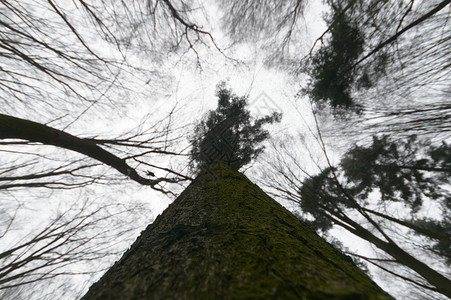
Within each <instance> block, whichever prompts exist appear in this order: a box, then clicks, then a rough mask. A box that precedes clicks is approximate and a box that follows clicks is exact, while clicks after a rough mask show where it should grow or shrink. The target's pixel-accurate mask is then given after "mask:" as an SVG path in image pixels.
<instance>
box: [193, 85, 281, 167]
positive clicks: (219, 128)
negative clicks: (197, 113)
mask: <svg viewBox="0 0 451 300" xmlns="http://www.w3.org/2000/svg"><path fill="white" fill-rule="evenodd" d="M216 88H217V90H216V96H217V97H218V107H217V108H216V110H212V111H210V112H209V113H208V114H207V116H206V118H205V119H204V120H202V121H200V123H199V124H198V125H197V126H196V127H195V130H194V136H193V137H192V138H191V143H192V145H193V148H192V150H191V153H190V155H191V163H190V167H191V169H192V171H193V172H194V173H199V172H200V171H202V170H204V169H205V168H207V167H208V166H209V165H211V164H213V163H215V162H219V161H221V162H224V163H226V164H227V165H229V166H231V167H232V168H233V169H235V170H238V169H239V168H240V167H242V166H244V165H246V164H248V163H249V162H251V160H252V159H254V158H256V157H257V156H258V155H259V154H260V153H261V152H262V151H263V150H264V146H263V145H261V143H262V142H263V141H265V140H266V139H267V138H268V137H269V132H268V131H267V130H264V129H263V125H265V124H271V123H274V122H280V120H281V114H279V113H273V114H272V115H270V116H265V117H262V118H257V119H254V118H253V117H252V116H251V113H250V112H249V110H248V109H247V105H248V102H247V97H245V96H243V97H238V96H237V95H235V94H234V93H233V92H232V91H231V89H229V88H228V87H227V85H226V83H225V82H220V83H219V84H218V85H217V87H216Z"/></svg>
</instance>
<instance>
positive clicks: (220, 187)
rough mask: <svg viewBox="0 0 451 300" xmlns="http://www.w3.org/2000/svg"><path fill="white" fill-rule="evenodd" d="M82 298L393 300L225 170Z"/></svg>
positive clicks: (188, 193)
mask: <svg viewBox="0 0 451 300" xmlns="http://www.w3.org/2000/svg"><path fill="white" fill-rule="evenodd" d="M83 299H392V298H391V297H390V296H389V295H388V294H386V293H385V292H384V291H382V290H381V289H380V288H379V287H378V286H377V285H376V284H375V283H374V282H372V281H371V280H370V279H369V278H368V276H366V275H365V274H364V273H363V272H362V271H361V270H359V269H358V268H357V267H356V266H355V265H354V264H353V263H352V261H351V259H350V258H349V257H348V256H346V255H344V254H341V253H340V252H339V251H337V250H335V249H334V248H333V247H332V246H330V245H329V244H328V243H326V242H325V241H324V240H323V239H321V238H320V237H319V236H318V235H317V234H316V233H315V232H314V231H313V230H312V229H311V228H310V227H309V226H308V225H307V224H305V223H303V222H301V221H299V220H298V219H297V218H296V217H295V216H294V215H292V214H291V213H290V212H289V211H287V210H286V209H285V208H283V207H282V206H281V205H280V204H278V203H277V202H276V201H274V200H273V199H271V198H270V197H269V196H268V195H266V194H265V193H264V192H263V191H262V190H261V189H260V188H259V187H258V186H256V185H255V184H253V183H252V182H250V181H249V180H248V179H247V178H246V177H245V176H244V175H242V174H240V173H238V172H237V171H234V170H232V169H230V168H228V167H226V166H224V165H217V166H216V167H214V168H211V169H210V170H209V172H204V173H203V174H201V175H200V176H199V177H198V178H197V179H196V180H194V181H193V183H192V184H191V185H190V186H189V187H188V188H187V189H186V190H185V191H184V192H183V193H182V194H181V195H180V196H179V197H178V198H177V199H176V200H175V201H174V203H172V204H171V205H170V206H169V208H167V209H166V210H165V211H164V212H163V214H162V215H160V216H159V217H158V218H157V219H156V220H155V222H154V223H153V224H151V225H149V226H148V227H147V228H146V230H144V231H143V232H142V234H141V236H140V237H138V239H137V240H136V242H135V243H134V244H133V245H132V246H131V248H130V249H129V250H128V251H127V252H126V253H125V254H124V256H123V257H122V258H121V259H120V260H119V261H118V262H116V263H115V264H114V266H113V267H112V268H111V269H110V270H109V271H108V272H107V273H106V274H105V275H104V276H103V277H102V278H101V279H100V280H99V281H98V282H97V283H95V284H94V285H93V286H91V288H90V290H89V291H88V293H87V294H86V295H85V296H84V298H83Z"/></svg>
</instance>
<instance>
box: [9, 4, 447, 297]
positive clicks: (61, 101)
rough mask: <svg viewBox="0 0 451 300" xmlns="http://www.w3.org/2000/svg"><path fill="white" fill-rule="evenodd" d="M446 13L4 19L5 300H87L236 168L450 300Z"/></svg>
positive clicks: (330, 235) (291, 9)
mask: <svg viewBox="0 0 451 300" xmlns="http://www.w3.org/2000/svg"><path fill="white" fill-rule="evenodd" d="M450 3H451V0H443V1H438V0H437V1H436V0H427V1H426V0H368V1H363V0H287V1H270V0H261V1H231V0H222V1H214V0H212V1H197V0H194V1H173V0H161V1H158V0H137V1H98V0H92V1H91V0H74V1H65V0H21V1H19V0H2V1H0V16H1V17H0V25H1V26H0V34H1V36H2V38H1V39H0V102H1V105H0V298H1V299H78V298H80V297H82V296H83V295H85V294H86V292H87V291H88V289H89V287H90V286H91V285H92V284H93V283H94V282H95V281H97V280H98V279H99V278H100V277H101V276H102V275H103V274H104V273H105V271H107V270H108V269H109V268H110V267H111V266H112V265H113V263H114V262H117V261H118V260H119V259H120V258H121V257H122V255H123V254H124V252H125V251H126V250H127V249H129V248H130V247H131V245H132V243H133V242H134V241H135V240H136V239H137V237H138V236H139V235H140V232H142V231H143V230H144V229H145V228H146V227H147V226H148V225H149V224H152V223H153V222H154V221H155V219H156V218H157V216H158V215H159V214H161V213H162V212H163V211H164V210H165V209H166V207H167V206H168V205H169V204H170V203H173V201H174V200H175V199H177V197H179V195H180V194H181V193H182V192H183V191H184V190H185V189H187V187H188V186H190V184H192V183H193V182H195V179H196V178H197V177H198V176H199V175H200V174H203V173H205V172H208V170H209V168H210V167H211V166H213V165H215V164H217V163H218V162H220V163H225V164H227V165H228V166H229V167H231V168H232V169H234V170H237V171H239V172H240V173H242V174H244V175H245V176H246V177H248V178H249V179H250V180H251V182H253V183H255V184H257V185H258V186H259V187H260V188H261V189H262V190H263V191H264V192H265V193H266V194H267V195H269V196H271V197H272V198H274V199H275V200H276V201H278V202H279V203H280V204H282V205H283V206H284V207H285V208H287V209H288V210H289V211H290V212H291V213H292V214H293V215H294V216H296V217H297V218H298V219H299V220H301V221H302V222H305V223H306V224H308V226H309V227H310V228H312V229H313V230H314V231H316V233H317V234H318V235H319V236H320V237H321V238H323V239H325V240H326V241H327V242H329V243H330V244H332V245H333V246H334V247H335V248H336V249H337V251H340V253H342V254H343V255H346V256H347V257H349V259H351V260H352V262H353V263H354V264H355V265H357V266H358V267H359V268H360V269H361V270H363V271H364V272H365V273H366V274H367V275H368V276H369V277H370V278H371V279H372V280H373V281H375V282H376V283H377V285H379V286H380V287H381V288H382V289H383V290H385V291H386V292H387V293H389V294H390V295H391V296H393V297H394V298H396V299H448V297H451V290H450V287H451V279H450V278H451V273H450V264H451V185H450V181H449V178H450V177H451V134H450V132H451V101H450V100H449V99H451V88H450V86H451V65H450V63H449V62H450V60H451V21H450V18H451V5H450ZM447 99H448V100H447ZM191 189H192V188H191ZM259 197H260V196H259ZM261 197H263V198H264V197H266V196H261ZM197 207H199V205H198V206H197ZM200 209H201V208H200ZM205 209H206V211H207V208H205ZM303 224H304V223H303ZM272 232H273V231H272Z"/></svg>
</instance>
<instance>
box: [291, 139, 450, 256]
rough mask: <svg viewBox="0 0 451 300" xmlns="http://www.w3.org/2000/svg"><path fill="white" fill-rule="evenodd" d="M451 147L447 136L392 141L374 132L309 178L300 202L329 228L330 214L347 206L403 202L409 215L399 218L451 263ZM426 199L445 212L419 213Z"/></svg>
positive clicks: (319, 224) (317, 221)
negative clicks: (432, 141)
mask: <svg viewBox="0 0 451 300" xmlns="http://www.w3.org/2000/svg"><path fill="white" fill-rule="evenodd" d="M450 151H451V145H449V144H448V143H445V142H443V143H442V144H441V145H440V146H434V145H430V143H429V141H427V140H423V141H420V140H418V139H417V138H416V137H410V138H409V139H406V140H397V141H393V140H391V139H390V138H389V137H387V136H383V137H376V136H375V137H373V142H372V144H371V145H369V146H358V145H356V146H354V147H353V148H351V149H350V150H349V151H348V152H347V153H346V154H345V155H344V157H343V158H342V160H341V162H340V165H339V168H327V169H325V170H323V171H322V172H321V173H320V174H319V175H317V176H314V177H311V178H308V179H306V180H305V181H304V183H303V185H302V187H301V188H300V190H299V194H300V196H301V199H302V201H301V202H300V204H301V207H302V209H303V211H304V212H306V213H309V214H311V215H312V216H313V217H314V218H313V220H310V221H309V222H310V223H311V225H312V226H313V227H314V228H315V229H317V230H321V231H323V232H326V231H327V230H329V229H331V228H332V226H333V224H334V221H333V219H331V218H330V216H331V215H338V214H340V213H341V212H342V211H344V210H346V209H352V208H353V209H357V210H360V211H362V210H367V207H370V205H369V203H370V202H371V203H372V205H376V206H378V207H383V206H385V205H387V204H388V203H389V202H392V203H393V202H399V203H403V204H404V205H405V207H406V209H409V210H410V218H407V219H398V220H397V222H398V223H400V224H402V225H407V227H408V228H410V229H412V230H413V232H414V233H415V234H418V235H423V236H426V237H428V238H430V239H432V243H431V244H430V245H429V249H431V250H433V251H434V252H435V253H437V254H439V255H441V256H442V257H443V258H445V259H446V260H447V262H448V263H451V248H450V247H451V240H450V238H449V237H450V233H451V222H450V221H451V209H450V208H451V196H450V193H449V189H447V188H446V184H448V180H449V179H448V178H449V176H450V173H451V168H450V158H451V156H450V155H449V154H450ZM338 180H340V183H339V182H338ZM376 196H378V197H376ZM426 199H429V200H430V201H435V202H436V203H438V204H439V205H440V207H441V208H442V214H441V216H438V218H434V219H432V218H425V217H422V216H420V215H418V214H417V213H418V212H419V211H420V209H421V208H422V207H423V203H424V201H425V200H426ZM372 207H374V206H372ZM368 211H370V210H368ZM371 211H372V210H371ZM393 220H394V218H392V220H391V221H393Z"/></svg>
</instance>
